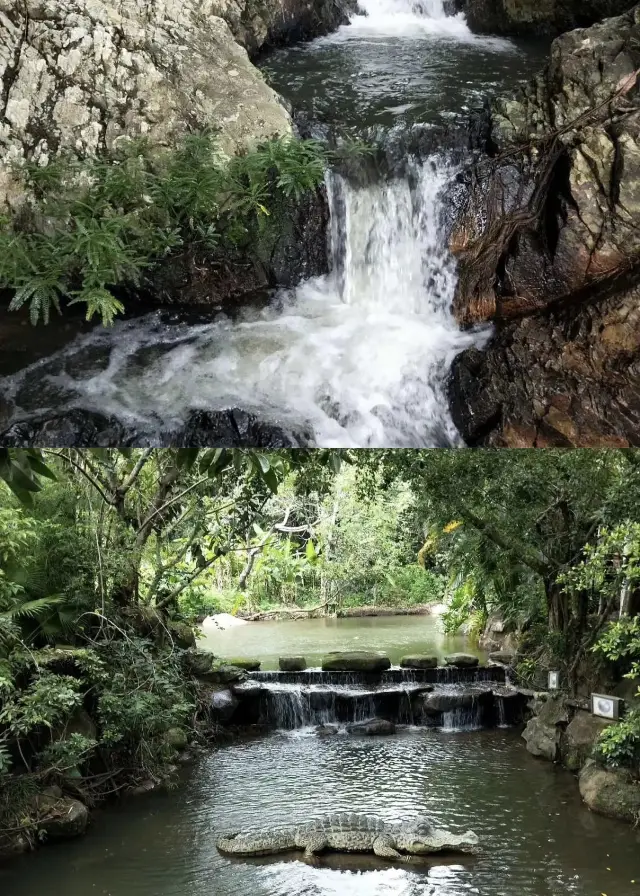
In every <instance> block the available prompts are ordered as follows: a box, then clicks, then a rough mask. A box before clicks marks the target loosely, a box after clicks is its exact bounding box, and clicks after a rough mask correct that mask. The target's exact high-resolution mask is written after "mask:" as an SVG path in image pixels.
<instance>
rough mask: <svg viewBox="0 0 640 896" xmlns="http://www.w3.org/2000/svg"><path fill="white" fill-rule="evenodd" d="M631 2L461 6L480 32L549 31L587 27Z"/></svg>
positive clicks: (507, 0)
mask: <svg viewBox="0 0 640 896" xmlns="http://www.w3.org/2000/svg"><path fill="white" fill-rule="evenodd" d="M631 5H632V4H631V3H630V2H629V0H462V2H460V3H458V9H459V10H462V11H463V12H464V13H465V15H466V18H467V23H468V25H469V27H470V28H471V30H472V31H476V32H478V33H479V34H518V35H547V34H560V33H561V32H563V31H569V30H571V29H572V28H584V27H586V26H588V25H592V24H593V23H594V22H597V21H599V20H600V19H604V18H607V17H609V16H617V15H620V14H621V13H623V12H626V11H627V10H628V9H629V8H630V7H631Z"/></svg>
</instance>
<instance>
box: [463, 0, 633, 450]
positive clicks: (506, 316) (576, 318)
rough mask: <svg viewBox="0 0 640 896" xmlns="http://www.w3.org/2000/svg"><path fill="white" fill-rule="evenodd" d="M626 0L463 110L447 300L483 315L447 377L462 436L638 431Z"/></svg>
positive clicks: (564, 439) (535, 438)
mask: <svg viewBox="0 0 640 896" xmlns="http://www.w3.org/2000/svg"><path fill="white" fill-rule="evenodd" d="M639 38H640V7H638V6H636V7H634V8H633V9H632V10H631V11H629V12H627V13H625V14H624V15H621V16H619V17H617V18H611V19H607V20H605V21H603V22H601V23H599V24H596V25H593V26H592V27H590V28H588V29H582V30H580V29H579V30H575V31H570V32H568V33H566V34H563V35H562V36H561V37H559V38H557V39H556V40H555V41H554V43H553V46H552V49H551V59H550V62H549V63H548V65H547V66H546V68H545V69H544V71H542V72H541V73H540V74H539V75H537V76H536V77H535V78H534V79H533V80H532V81H531V83H530V84H529V86H528V87H526V88H525V89H524V90H522V91H521V92H520V93H519V94H518V95H517V96H515V97H514V96H509V97H501V98H499V99H497V100H496V101H494V102H493V103H491V105H490V106H489V107H488V108H487V109H486V110H485V113H484V114H483V116H482V121H481V122H480V123H479V122H477V121H476V122H475V124H474V134H475V135H476V137H477V136H478V135H481V137H480V140H479V148H480V150H481V151H480V155H479V159H478V162H477V164H476V165H475V166H473V167H472V169H470V170H469V172H468V174H467V182H466V185H467V191H468V192H467V202H466V206H465V208H464V210H463V212H462V213H461V214H460V215H459V217H458V219H457V223H456V226H455V227H454V229H453V233H452V237H451V247H452V250H453V251H454V253H455V254H456V255H457V257H458V259H459V273H460V276H459V283H458V287H457V292H456V297H455V302H454V310H455V313H456V316H457V318H458V320H459V321H460V322H461V323H462V324H463V325H465V326H471V325H473V324H478V323H485V322H492V323H493V324H494V325H495V328H496V334H495V337H494V339H493V341H492V342H491V344H490V345H489V347H488V349H487V350H486V351H484V352H479V351H477V350H475V349H472V350H469V351H467V352H464V353H463V354H462V355H460V356H459V357H458V359H457V360H456V362H455V363H454V367H453V372H452V376H451V380H450V399H451V404H452V409H453V415H454V419H455V422H456V424H457V425H458V427H459V429H460V431H461V433H462V435H463V437H464V439H465V440H466V441H467V443H468V444H470V445H489V446H496V447H533V446H535V447H546V446H558V447H571V446H583V447H592V446H593V447H595V446H602V447H607V446H611V447H625V446H630V445H638V444H640V312H639V309H638V274H637V271H638V265H639V263H640V239H639V237H638V233H639V232H640V229H639V226H638V225H639V223H640V200H639V196H640V142H639V137H640V104H639V99H640V91H639V88H638V71H639V70H640V52H639V50H638V47H639V46H640V43H639V40H638V39H639Z"/></svg>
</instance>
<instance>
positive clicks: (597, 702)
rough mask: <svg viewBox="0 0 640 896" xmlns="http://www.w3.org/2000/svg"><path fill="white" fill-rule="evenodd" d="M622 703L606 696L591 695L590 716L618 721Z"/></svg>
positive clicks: (615, 698) (618, 698)
mask: <svg viewBox="0 0 640 896" xmlns="http://www.w3.org/2000/svg"><path fill="white" fill-rule="evenodd" d="M622 703H623V701H622V700H621V699H620V697H609V696H607V695H606V694H592V695H591V714H592V715H594V716H600V718H602V719H614V720H615V719H619V718H620V712H621V709H622Z"/></svg>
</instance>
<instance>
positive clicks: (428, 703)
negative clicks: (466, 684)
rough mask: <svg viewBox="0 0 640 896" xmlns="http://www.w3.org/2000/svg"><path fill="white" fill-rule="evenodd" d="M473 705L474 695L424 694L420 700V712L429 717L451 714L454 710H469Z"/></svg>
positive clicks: (462, 693)
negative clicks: (443, 713)
mask: <svg viewBox="0 0 640 896" xmlns="http://www.w3.org/2000/svg"><path fill="white" fill-rule="evenodd" d="M473 703H474V695H473V694H470V693H464V692H461V693H459V694H451V693H434V694H424V695H423V697H422V698H421V704H422V710H423V712H425V713H427V714H429V715H435V714H436V713H441V712H452V711H453V710H455V709H470V708H471V707H472V706H473Z"/></svg>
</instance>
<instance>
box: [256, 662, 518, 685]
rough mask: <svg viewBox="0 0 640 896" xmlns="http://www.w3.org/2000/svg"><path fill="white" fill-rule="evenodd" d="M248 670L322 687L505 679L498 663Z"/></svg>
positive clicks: (266, 679) (273, 680) (272, 680)
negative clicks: (358, 669)
mask: <svg viewBox="0 0 640 896" xmlns="http://www.w3.org/2000/svg"><path fill="white" fill-rule="evenodd" d="M248 674H249V677H250V678H251V679H252V680H253V681H260V682H263V683H265V684H267V683H269V684H279V685H282V684H287V685H290V684H302V685H307V686H309V685H324V686H325V687H343V688H360V687H366V686H376V687H378V686H381V687H388V686H393V685H408V686H411V685H420V684H439V685H454V684H478V683H488V682H491V683H494V684H504V683H505V670H504V667H502V666H475V667H471V668H466V669H465V668H462V667H457V666H438V667H437V668H436V669H402V668H398V667H396V668H391V669H389V670H387V671H386V672H382V673H375V674H370V673H367V672H323V671H322V670H321V669H305V670H304V671H303V672H278V671H275V670H264V671H260V672H249V673H248Z"/></svg>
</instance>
